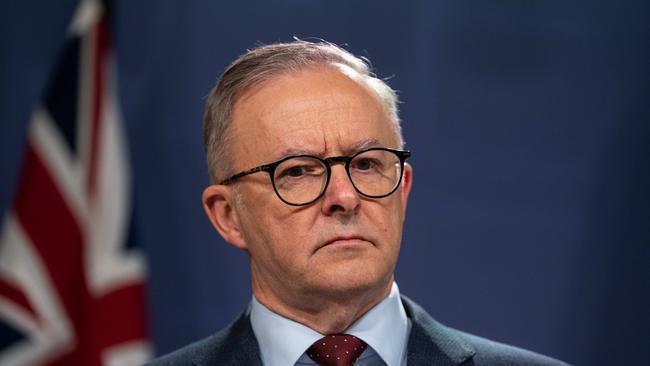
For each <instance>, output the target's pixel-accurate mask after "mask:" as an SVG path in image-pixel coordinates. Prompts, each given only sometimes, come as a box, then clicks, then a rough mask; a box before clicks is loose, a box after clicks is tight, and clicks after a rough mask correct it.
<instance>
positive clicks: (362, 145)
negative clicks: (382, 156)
mask: <svg viewBox="0 0 650 366" xmlns="http://www.w3.org/2000/svg"><path fill="white" fill-rule="evenodd" d="M377 146H380V143H379V141H378V140H377V139H365V140H361V141H359V142H355V143H354V144H352V146H351V147H350V149H351V151H350V152H351V153H356V152H359V151H361V150H364V149H368V148H371V147H377Z"/></svg>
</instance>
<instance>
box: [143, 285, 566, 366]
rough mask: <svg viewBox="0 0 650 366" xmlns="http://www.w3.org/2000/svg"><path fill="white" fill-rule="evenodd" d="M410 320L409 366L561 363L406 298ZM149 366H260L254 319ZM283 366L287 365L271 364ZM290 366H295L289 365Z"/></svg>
mask: <svg viewBox="0 0 650 366" xmlns="http://www.w3.org/2000/svg"><path fill="white" fill-rule="evenodd" d="M402 303H403V304H404V308H405V310H406V314H407V316H408V317H409V318H410V319H411V324H412V327H411V333H410V335H409V340H408V350H407V351H408V356H407V357H408V358H407V364H408V366H419V365H429V366H452V365H466V366H470V365H471V366H486V365H493V366H496V365H499V366H506V365H507V366H524V365H525V366H533V365H535V366H559V365H567V364H565V363H563V362H560V361H557V360H554V359H552V358H548V357H546V356H542V355H539V354H536V353H533V352H530V351H525V350H523V349H520V348H516V347H512V346H508V345H505V344H501V343H497V342H493V341H489V340H487V339H484V338H480V337H477V336H473V335H470V334H467V333H463V332H460V331H458V330H455V329H451V328H449V327H446V326H444V325H442V324H440V323H438V322H437V321H435V320H434V319H433V318H431V317H430V316H429V314H427V312H426V311H424V309H422V308H421V307H420V306H418V305H417V304H416V303H414V302H413V301H411V300H409V299H408V298H406V297H404V296H402ZM147 365H150V366H163V365H164V366H192V365H193V366H213V365H219V366H222V365H223V366H262V360H261V358H260V351H259V346H258V344H257V339H255V334H254V333H253V328H252V327H251V322H250V318H249V316H248V315H247V314H242V315H241V316H240V317H239V319H237V320H236V321H235V322H234V323H233V324H231V325H230V326H228V327H227V328H225V329H222V330H221V331H219V332H218V333H216V334H214V335H213V336H211V337H208V338H205V339H203V340H201V341H198V342H196V343H193V344H191V345H189V346H187V347H185V348H182V349H180V350H178V351H176V352H174V353H171V354H169V355H167V356H164V357H162V358H159V359H156V360H153V361H151V362H150V363H148V364H147ZM269 366H285V365H269ZM286 366H291V365H286Z"/></svg>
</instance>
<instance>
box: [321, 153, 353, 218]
mask: <svg viewBox="0 0 650 366" xmlns="http://www.w3.org/2000/svg"><path fill="white" fill-rule="evenodd" d="M360 204H361V197H360V196H359V192H357V190H356V189H355V188H354V186H353V185H352V182H351V181H350V178H349V177H348V174H347V172H346V171H345V166H344V165H341V164H336V165H332V172H331V175H330V182H329V184H328V186H327V189H326V190H325V193H324V194H323V206H322V210H323V213H324V214H326V215H333V214H336V213H342V214H353V213H355V212H356V211H357V210H358V208H359V205H360Z"/></svg>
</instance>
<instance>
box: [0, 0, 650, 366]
mask: <svg viewBox="0 0 650 366" xmlns="http://www.w3.org/2000/svg"><path fill="white" fill-rule="evenodd" d="M75 3H76V1H72V0H66V1H60V2H57V3H56V4H54V3H52V2H47V1H24V2H15V3H14V4H12V5H5V6H4V7H5V8H8V9H6V10H7V11H5V12H3V14H2V15H1V16H0V20H1V22H0V24H2V25H1V27H2V28H0V30H1V31H0V37H1V38H0V40H1V42H2V43H1V44H0V46H1V48H0V52H2V54H1V58H0V61H1V62H2V64H1V66H2V67H1V69H0V93H1V94H0V96H1V102H0V121H1V122H0V123H1V130H0V154H1V155H0V157H1V159H0V172H1V173H0V174H1V176H2V178H1V179H0V205H1V206H0V208H1V209H2V210H3V211H4V209H5V208H6V207H7V206H8V205H9V203H10V201H11V195H12V194H13V191H14V189H15V184H16V176H17V171H18V167H19V164H20V157H21V156H22V149H23V144H24V137H25V132H26V131H25V129H26V126H27V122H28V119H29V115H30V112H31V108H32V106H33V105H34V103H35V102H36V101H37V99H38V97H39V95H40V93H41V92H42V90H43V87H44V83H45V80H46V76H47V74H48V72H49V70H50V68H51V66H52V64H53V62H54V60H55V58H56V56H57V50H58V49H59V46H60V45H61V43H62V40H63V36H64V34H65V29H66V26H67V23H68V21H69V20H70V17H71V15H72V11H73V8H74V6H75ZM113 5H114V8H113V28H114V37H115V42H116V49H117V56H118V67H119V76H120V80H119V83H120V93H121V102H122V109H123V114H124V118H125V124H126V126H127V131H128V134H129V140H130V145H131V155H132V164H133V168H134V179H135V200H136V205H137V217H136V219H137V222H138V225H139V230H140V231H139V235H140V241H141V243H142V246H143V247H144V248H145V249H146V251H147V253H148V255H149V273H150V278H149V293H150V306H151V322H152V334H153V336H154V340H155V344H156V347H157V351H158V352H159V353H164V352H168V351H170V350H172V349H174V348H176V347H179V346H181V345H183V344H186V343H188V342H190V341H192V340H194V339H197V338H199V337H203V336H206V335H208V334H210V333H212V332H214V331H215V330H217V329H219V328H221V327H222V326H224V325H226V324H227V323H228V322H229V321H230V320H231V319H232V318H234V317H235V316H236V315H237V313H239V312H240V311H241V310H242V309H243V307H244V306H245V305H246V303H247V301H249V299H250V296H251V295H250V286H249V274H248V268H247V261H246V258H245V256H244V255H243V254H242V253H240V252H238V251H236V250H235V249H233V248H231V247H229V246H228V245H227V244H225V243H224V242H223V241H222V240H221V239H220V238H219V237H218V235H217V234H216V233H215V232H214V231H213V230H212V228H211V226H210V224H209V222H208V220H207V219H206V218H205V217H204V214H203V212H202V209H201V205H200V193H201V191H202V189H203V188H204V186H205V185H206V184H207V182H208V180H207V175H206V173H205V168H204V157H203V152H202V144H201V136H200V130H201V114H202V108H203V103H204V97H205V95H206V94H207V93H208V91H209V90H210V88H211V87H212V85H213V83H214V82H215V80H216V77H217V76H218V75H219V74H220V73H221V71H223V69H224V68H225V67H226V66H227V64H228V63H229V62H230V61H232V60H233V59H234V58H235V57H236V56H237V55H239V54H241V53H242V52H244V51H245V49H246V48H249V47H252V46H254V45H255V44H256V43H257V42H263V43H270V42H275V41H280V40H290V39H291V38H292V36H294V35H295V36H298V37H301V38H309V37H317V38H323V39H326V40H329V41H332V42H335V43H339V44H345V45H347V46H346V47H347V48H348V49H349V50H351V51H352V52H354V53H355V54H359V55H363V56H367V57H369V58H370V59H371V60H372V62H373V64H374V67H375V69H376V72H377V73H378V74H379V75H380V76H382V77H391V79H390V81H389V83H390V84H391V85H392V86H393V87H394V88H395V89H397V90H399V91H400V97H401V99H402V101H403V104H402V105H401V116H402V119H403V121H404V122H403V128H404V134H405V139H406V142H407V147H408V148H409V149H411V150H412V151H413V158H412V160H411V163H412V165H413V166H414V169H415V181H414V189H413V192H412V196H411V197H412V198H411V202H410V206H409V208H408V213H407V223H406V228H405V234H404V240H403V249H402V253H401V257H400V264H399V266H398V269H397V281H398V283H399V284H400V288H401V290H402V292H403V293H405V294H407V295H409V296H410V297H412V298H413V299H414V300H416V301H418V302H419V303H420V304H421V305H423V306H424V307H425V308H426V309H428V310H429V311H430V313H431V314H432V315H433V316H434V317H436V318H438V319H439V320H440V321H442V322H444V323H447V324H449V325H451V326H454V327H458V328H461V329H463V330H466V331H469V332H474V333H477V334H479V335H482V336H485V337H489V338H493V339H496V340H499V341H503V342H508V343H513V344H515V345H518V346H521V347H525V348H531V349H533V350H536V351H539V352H542V353H547V354H550V355H552V356H555V357H558V358H561V359H564V360H566V361H569V362H571V363H575V364H583V365H614V364H625V363H629V364H632V363H635V362H637V363H639V364H640V363H643V362H644V361H645V362H647V360H646V359H645V358H646V357H647V350H648V347H650V344H648V337H647V329H649V328H650V314H649V313H650V310H648V309H650V188H649V187H650V118H649V117H650V104H649V102H650V100H648V99H649V98H648V97H649V96H650V72H649V71H650V67H649V66H648V65H650V47H649V43H648V40H649V39H650V26H649V24H650V5H649V3H648V2H646V1H641V0H639V1H626V2H610V1H586V2H570V3H569V2H554V1H545V2H520V1H492V2H458V1H402V2H391V1H376V0H375V1H354V2H350V1H317V0H313V1H303V0H283V1H275V2H269V1H246V2H216V1H198V0H196V1H169V0H168V1H155V2H154V1H126V0H120V1H116V2H115V3H114V4H113ZM36 9H38V10H36Z"/></svg>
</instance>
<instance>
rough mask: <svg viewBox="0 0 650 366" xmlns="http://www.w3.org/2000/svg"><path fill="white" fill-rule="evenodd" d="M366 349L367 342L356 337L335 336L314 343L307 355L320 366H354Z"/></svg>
mask: <svg viewBox="0 0 650 366" xmlns="http://www.w3.org/2000/svg"><path fill="white" fill-rule="evenodd" d="M366 348H368V345H367V344H366V342H364V341H362V340H361V339H359V338H357V337H355V336H352V335H348V334H334V335H328V336H325V337H323V338H321V339H319V340H317V341H316V342H314V344H312V345H311V347H309V348H308V349H307V355H308V356H309V357H310V358H311V359H312V360H314V362H316V363H317V364H319V365H320V366H352V365H354V363H355V362H356V361H357V359H358V358H359V356H361V353H363V351H364V350H365V349H366Z"/></svg>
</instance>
